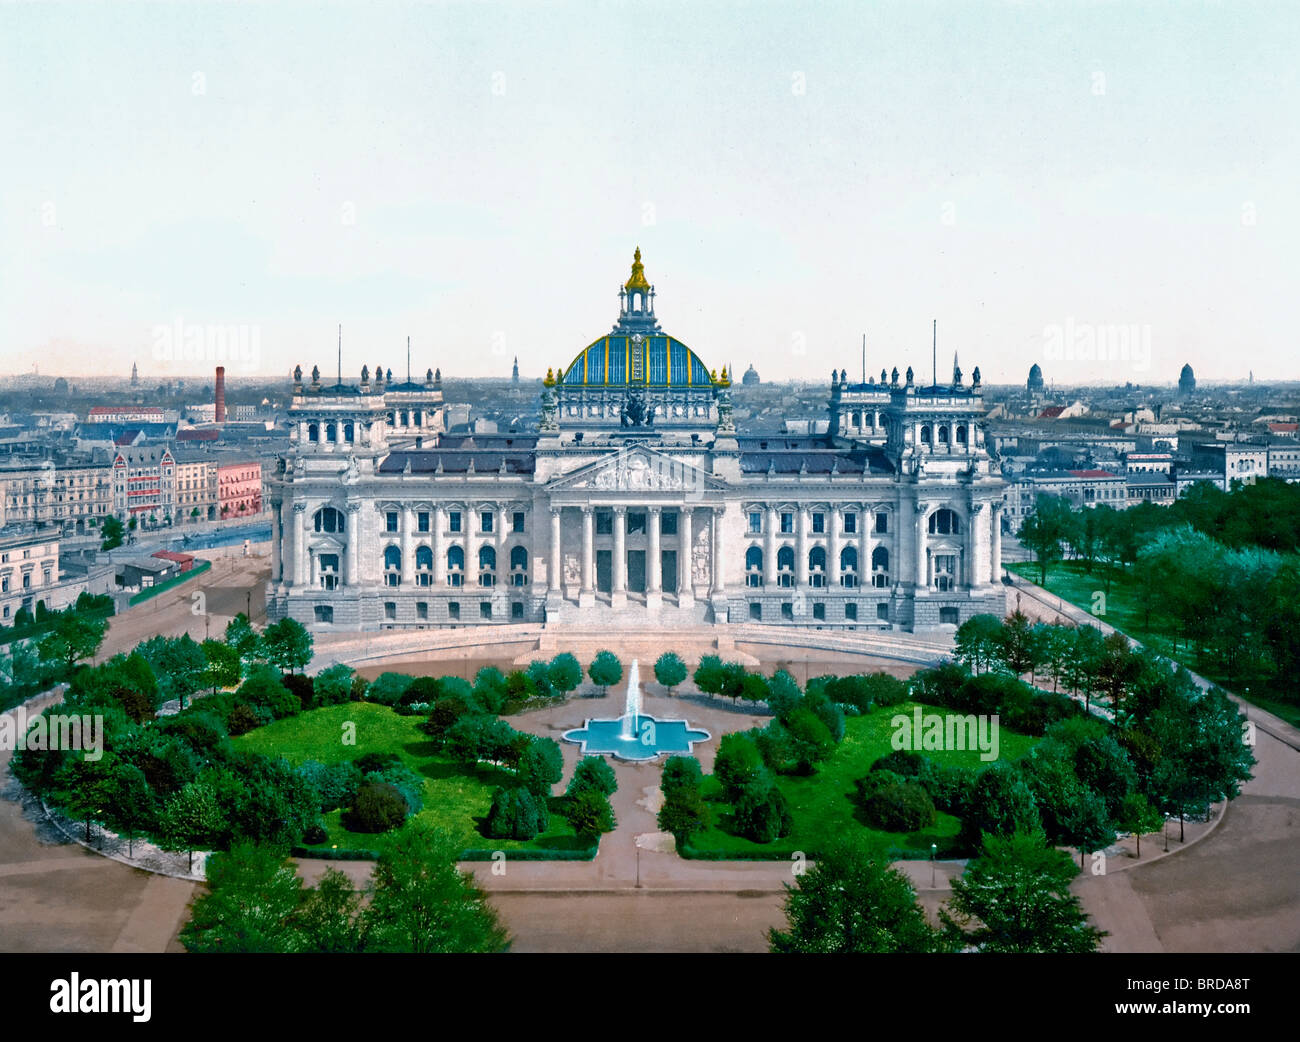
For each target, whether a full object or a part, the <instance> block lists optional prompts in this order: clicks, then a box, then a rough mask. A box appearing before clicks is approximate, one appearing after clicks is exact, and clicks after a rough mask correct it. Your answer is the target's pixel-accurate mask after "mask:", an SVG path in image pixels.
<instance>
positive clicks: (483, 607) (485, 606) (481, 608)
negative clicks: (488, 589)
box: [478, 601, 492, 619]
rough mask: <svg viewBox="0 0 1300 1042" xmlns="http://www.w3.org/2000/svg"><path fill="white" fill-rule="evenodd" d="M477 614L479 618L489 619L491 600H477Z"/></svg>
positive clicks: (490, 616)
mask: <svg viewBox="0 0 1300 1042" xmlns="http://www.w3.org/2000/svg"><path fill="white" fill-rule="evenodd" d="M478 615H479V618H480V619H490V618H492V602H491V601H479V602H478Z"/></svg>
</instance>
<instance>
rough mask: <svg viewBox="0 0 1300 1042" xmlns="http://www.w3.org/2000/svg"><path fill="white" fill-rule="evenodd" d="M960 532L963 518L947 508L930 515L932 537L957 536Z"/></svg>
mask: <svg viewBox="0 0 1300 1042" xmlns="http://www.w3.org/2000/svg"><path fill="white" fill-rule="evenodd" d="M960 531H961V518H959V517H958V516H957V514H956V513H955V512H954V511H952V510H949V509H948V508H947V507H942V508H940V509H939V510H936V511H935V512H934V513H933V514H931V515H930V534H931V535H956V534H957V533H958V532H960Z"/></svg>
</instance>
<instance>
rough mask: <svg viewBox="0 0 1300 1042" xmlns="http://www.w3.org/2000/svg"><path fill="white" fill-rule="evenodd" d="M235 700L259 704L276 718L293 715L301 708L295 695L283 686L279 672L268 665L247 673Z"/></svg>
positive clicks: (238, 702) (242, 702)
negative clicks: (246, 677)
mask: <svg viewBox="0 0 1300 1042" xmlns="http://www.w3.org/2000/svg"><path fill="white" fill-rule="evenodd" d="M235 701H236V703H237V704H244V705H248V706H260V707H262V708H263V709H265V710H266V711H267V712H269V713H270V714H271V715H272V716H273V717H274V718H275V719H276V720H281V719H283V718H284V717H286V716H293V715H294V714H296V713H297V712H298V711H299V710H300V709H301V708H302V703H301V702H300V701H299V700H298V698H297V696H295V695H294V694H292V693H291V692H290V691H289V689H288V688H287V687H285V686H284V681H283V680H281V678H280V674H279V672H277V671H276V670H275V669H273V668H272V667H270V666H259V667H258V668H256V669H254V670H253V671H252V672H251V673H249V674H248V679H247V680H245V681H244V682H243V683H242V684H240V685H239V690H238V691H236V692H235Z"/></svg>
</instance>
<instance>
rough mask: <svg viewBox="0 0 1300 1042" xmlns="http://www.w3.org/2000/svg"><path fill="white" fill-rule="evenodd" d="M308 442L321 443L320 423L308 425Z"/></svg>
mask: <svg viewBox="0 0 1300 1042" xmlns="http://www.w3.org/2000/svg"><path fill="white" fill-rule="evenodd" d="M307 440H308V441H320V424H319V423H309V424H307Z"/></svg>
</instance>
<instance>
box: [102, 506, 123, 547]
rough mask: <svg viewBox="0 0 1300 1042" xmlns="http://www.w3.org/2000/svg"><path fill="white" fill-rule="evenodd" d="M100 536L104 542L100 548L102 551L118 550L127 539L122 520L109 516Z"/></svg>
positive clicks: (105, 519)
mask: <svg viewBox="0 0 1300 1042" xmlns="http://www.w3.org/2000/svg"><path fill="white" fill-rule="evenodd" d="M99 534H100V535H101V536H102V537H103V542H102V543H100V546H99V548H100V549H101V550H116V549H117V548H118V547H119V546H121V545H122V541H123V540H124V539H125V538H126V529H125V527H124V526H123V525H122V522H121V521H120V520H118V519H117V518H116V517H114V516H113V515H112V514H109V515H108V517H106V518H104V523H103V524H102V525H101V526H100V528H99Z"/></svg>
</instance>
